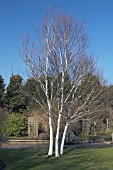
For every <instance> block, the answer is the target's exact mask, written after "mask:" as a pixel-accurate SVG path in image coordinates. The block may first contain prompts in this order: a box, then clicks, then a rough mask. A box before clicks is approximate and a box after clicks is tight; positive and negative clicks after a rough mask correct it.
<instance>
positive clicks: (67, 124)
mask: <svg viewBox="0 0 113 170" xmlns="http://www.w3.org/2000/svg"><path fill="white" fill-rule="evenodd" d="M68 126H69V123H66V125H65V128H64V132H63V136H62V141H61V146H60V155H63V150H64V142H65V138H66V132H67V129H68Z"/></svg>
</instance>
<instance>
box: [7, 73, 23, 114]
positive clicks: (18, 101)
mask: <svg viewBox="0 0 113 170" xmlns="http://www.w3.org/2000/svg"><path fill="white" fill-rule="evenodd" d="M22 88H23V86H22V77H21V76H20V75H12V77H11V78H10V83H9V84H8V87H7V92H6V104H7V107H8V109H9V111H10V112H15V113H17V112H20V113H23V112H24V111H25V110H26V97H25V94H24V93H23V91H22Z"/></svg>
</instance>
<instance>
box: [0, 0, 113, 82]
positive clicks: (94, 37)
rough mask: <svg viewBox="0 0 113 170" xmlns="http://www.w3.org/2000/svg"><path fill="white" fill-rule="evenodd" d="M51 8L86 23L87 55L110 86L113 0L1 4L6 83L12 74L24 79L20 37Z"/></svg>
mask: <svg viewBox="0 0 113 170" xmlns="http://www.w3.org/2000/svg"><path fill="white" fill-rule="evenodd" d="M53 5H57V7H58V8H59V9H60V10H62V11H64V12H66V13H67V14H70V15H73V16H74V17H75V18H77V19H80V20H82V21H83V22H85V25H86V28H87V30H88V32H89V36H90V51H92V53H93V54H94V55H95V56H96V58H97V61H98V66H99V68H100V69H102V71H103V73H104V76H105V78H106V79H108V81H109V83H111V84H113V0H0V74H1V75H2V76H3V78H4V80H5V83H6V84H8V82H9V78H10V76H11V74H12V72H13V73H14V74H20V75H21V76H23V77H25V74H26V71H25V70H26V69H25V65H24V63H23V61H22V59H21V57H20V55H19V49H20V48H21V35H22V34H24V33H31V34H32V33H33V30H34V26H35V25H36V24H37V23H40V22H41V18H42V17H43V15H44V14H45V12H46V10H47V8H48V7H49V6H53Z"/></svg>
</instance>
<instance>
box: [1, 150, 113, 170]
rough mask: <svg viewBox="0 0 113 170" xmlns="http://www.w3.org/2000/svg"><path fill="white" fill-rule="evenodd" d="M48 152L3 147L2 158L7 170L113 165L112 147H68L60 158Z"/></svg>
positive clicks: (93, 168)
mask: <svg viewBox="0 0 113 170" xmlns="http://www.w3.org/2000/svg"><path fill="white" fill-rule="evenodd" d="M46 153H47V149H45V148H43V149H41V148H39V149H2V150H0V159H1V160H3V161H4V162H5V164H6V168H5V170H26V169H27V170H42V169H46V170H68V169H69V170H73V169H74V170H83V169H84V170H86V169H87V170H90V169H92V170H95V169H102V170H104V169H105V168H106V169H108V168H109V169H110V167H109V166H111V167H113V163H112V155H113V151H112V149H110V148H91V149H90V148H86V149H84V148H81V149H74V148H72V149H70V148H66V149H65V150H64V155H63V156H61V157H58V158H56V157H54V156H52V157H45V156H46ZM102 164H103V165H102ZM104 167H105V168H104ZM0 170H1V169H0ZM111 170H112V169H111Z"/></svg>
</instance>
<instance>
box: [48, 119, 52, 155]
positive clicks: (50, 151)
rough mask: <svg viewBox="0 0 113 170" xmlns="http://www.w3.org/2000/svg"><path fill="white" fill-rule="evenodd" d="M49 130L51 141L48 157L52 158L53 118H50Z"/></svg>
mask: <svg viewBox="0 0 113 170" xmlns="http://www.w3.org/2000/svg"><path fill="white" fill-rule="evenodd" d="M49 130H50V139H49V140H50V141H49V150H48V156H51V155H52V154H53V127H52V118H51V117H49Z"/></svg>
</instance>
